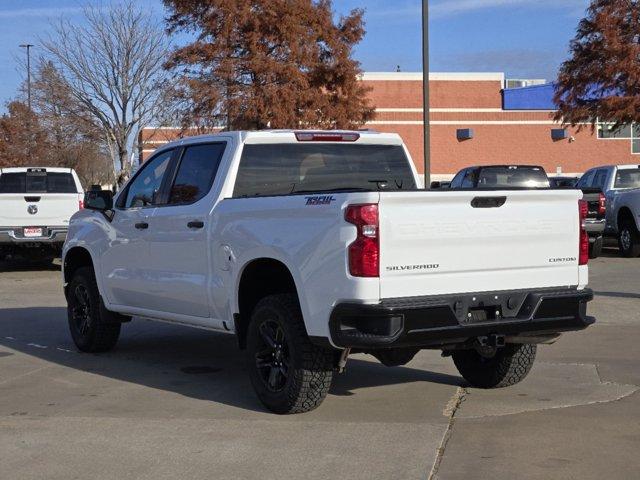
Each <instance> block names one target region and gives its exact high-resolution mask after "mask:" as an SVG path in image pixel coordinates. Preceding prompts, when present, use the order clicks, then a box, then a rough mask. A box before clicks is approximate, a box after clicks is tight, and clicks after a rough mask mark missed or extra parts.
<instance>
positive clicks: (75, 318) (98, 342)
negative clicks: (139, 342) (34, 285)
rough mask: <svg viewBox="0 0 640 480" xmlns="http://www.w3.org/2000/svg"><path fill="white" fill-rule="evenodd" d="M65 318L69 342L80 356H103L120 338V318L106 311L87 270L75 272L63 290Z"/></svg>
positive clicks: (90, 270) (94, 282)
mask: <svg viewBox="0 0 640 480" xmlns="http://www.w3.org/2000/svg"><path fill="white" fill-rule="evenodd" d="M67 317H68V320H69V330H70V332H71V337H72V338H73V342H74V343H75V344H76V347H78V350H80V351H82V352H91V353H98V352H106V351H108V350H111V349H112V348H113V347H115V345H116V343H117V342H118V338H119V336H120V326H121V323H120V316H119V315H118V314H116V313H113V312H110V311H109V310H107V309H106V308H105V306H104V304H103V303H102V298H100V292H99V291H98V285H97V284H96V278H95V274H94V272H93V269H92V268H91V267H81V268H79V269H78V270H76V271H75V272H74V274H73V277H72V278H71V281H70V282H69V285H68V286H67Z"/></svg>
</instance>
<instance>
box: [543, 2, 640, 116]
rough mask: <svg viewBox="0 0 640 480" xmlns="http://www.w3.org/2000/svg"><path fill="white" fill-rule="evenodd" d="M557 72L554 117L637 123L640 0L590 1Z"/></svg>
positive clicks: (639, 76) (639, 96) (639, 89)
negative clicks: (566, 55)
mask: <svg viewBox="0 0 640 480" xmlns="http://www.w3.org/2000/svg"><path fill="white" fill-rule="evenodd" d="M570 49H571V58H570V59H569V60H567V61H566V62H564V63H563V65H562V67H561V68H560V73H559V76H558V84H557V89H556V94H555V102H556V104H557V105H558V112H557V113H556V116H555V118H556V120H558V121H562V122H564V123H565V124H570V125H572V126H575V125H579V124H582V123H585V122H586V123H590V124H591V125H592V127H593V126H595V125H596V122H597V121H598V119H600V121H607V122H611V123H615V124H616V126H621V125H628V124H631V123H632V122H639V121H640V2H638V1H637V0H593V1H592V2H591V5H590V6H589V8H588V10H587V16H586V18H584V19H583V20H581V21H580V24H579V25H578V29H577V33H576V36H575V38H574V39H573V40H572V42H571V46H570Z"/></svg>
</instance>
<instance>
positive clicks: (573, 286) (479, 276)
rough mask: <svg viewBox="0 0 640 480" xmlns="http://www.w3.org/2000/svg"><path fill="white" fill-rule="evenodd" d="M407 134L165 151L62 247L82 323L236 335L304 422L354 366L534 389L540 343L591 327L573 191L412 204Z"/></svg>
mask: <svg viewBox="0 0 640 480" xmlns="http://www.w3.org/2000/svg"><path fill="white" fill-rule="evenodd" d="M416 185H417V173H416V171H415V168H414V166H413V162H412V161H411V159H410V157H409V155H408V152H407V149H406V148H405V146H404V144H403V142H402V140H401V138H400V137H399V136H398V135H395V134H382V133H376V132H336V131H330V132H310V131H261V132H225V133H220V134H217V135H208V136H200V137H192V138H188V139H183V140H180V141H177V142H174V143H170V144H168V145H166V146H163V147H162V148H161V149H159V150H158V151H156V152H155V154H154V155H153V156H152V157H151V158H150V159H149V160H148V161H146V162H145V164H144V165H142V166H141V167H140V169H139V170H138V172H137V173H136V175H135V176H134V177H133V178H132V179H131V180H130V181H129V182H128V183H127V185H126V186H125V187H124V188H123V189H122V190H121V191H120V192H119V194H118V195H117V197H116V198H115V199H113V198H112V197H111V192H107V191H92V192H89V193H88V194H87V199H86V202H87V204H86V207H87V208H85V210H83V211H81V212H80V213H77V214H76V215H74V216H73V218H72V219H71V224H70V228H69V235H68V237H67V242H66V244H65V247H64V251H63V277H64V284H65V294H66V298H67V302H68V313H69V328H70V331H71V335H72V337H73V339H74V342H75V343H76V345H77V346H78V348H79V349H80V350H82V351H89V352H98V351H106V350H109V349H111V348H113V347H114V346H115V344H116V342H117V340H118V336H119V334H120V329H121V324H122V323H123V322H126V321H128V320H129V319H130V318H131V317H133V316H137V317H144V318H148V319H155V320H162V321H168V322H174V323H178V324H182V325H190V326H194V327H198V328H205V329H210V330H216V331H221V332H228V333H235V335H236V336H237V339H238V342H239V345H240V348H243V349H246V352H247V353H246V359H247V366H248V371H249V374H250V378H251V382H252V384H253V387H254V389H255V390H256V392H257V395H258V398H259V399H260V400H261V401H262V402H263V404H264V405H265V406H267V408H269V409H271V410H272V411H275V412H277V413H295V412H303V411H308V410H311V409H313V408H315V407H316V406H318V405H319V404H320V403H321V402H322V400H323V399H324V397H325V396H326V395H327V392H328V390H329V387H330V385H331V380H332V376H333V374H334V372H335V371H341V370H342V369H343V367H344V365H345V362H346V360H347V356H348V355H349V353H353V352H365V353H369V354H371V355H374V356H375V357H376V358H378V359H379V360H380V361H381V362H382V363H383V364H385V365H388V366H395V365H402V364H405V363H407V362H409V361H410V360H411V359H412V358H413V356H414V355H415V354H416V353H417V352H418V351H419V350H420V349H425V348H428V349H437V350H441V351H442V352H443V353H444V354H445V355H451V356H452V357H453V361H454V362H455V364H456V366H457V368H458V369H459V371H460V372H461V374H462V375H463V376H464V378H465V379H466V380H467V381H469V382H470V383H471V384H472V385H474V386H478V387H483V388H493V387H502V386H507V385H512V384H514V383H517V382H519V381H520V380H522V379H523V378H524V377H525V376H526V375H527V374H528V372H529V370H530V369H531V366H532V364H533V360H534V358H535V353H536V344H538V343H551V342H553V340H554V339H555V338H557V336H558V335H559V334H560V332H565V331H572V330H580V329H583V328H585V327H587V326H589V325H590V324H592V323H593V321H594V320H593V318H591V317H588V316H587V315H586V305H587V302H589V301H590V300H591V299H592V297H593V295H592V292H591V291H590V290H589V289H587V288H585V287H586V284H587V280H588V267H587V261H588V247H589V239H588V236H587V233H586V232H585V230H584V227H583V224H582V221H583V219H584V216H585V215H586V213H587V208H586V204H584V202H582V201H581V200H580V199H581V196H582V192H580V191H578V190H495V191H494V190H482V191H478V190H469V191H467V190H456V191H424V190H417V189H416Z"/></svg>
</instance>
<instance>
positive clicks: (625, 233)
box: [618, 220, 640, 258]
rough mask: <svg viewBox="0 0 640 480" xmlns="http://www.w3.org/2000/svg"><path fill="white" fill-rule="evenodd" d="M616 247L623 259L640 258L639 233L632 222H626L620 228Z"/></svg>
mask: <svg viewBox="0 0 640 480" xmlns="http://www.w3.org/2000/svg"><path fill="white" fill-rule="evenodd" d="M618 246H619V247H620V254H621V255H622V256H623V257H626V258H635V257H637V256H640V233H639V232H638V229H637V228H636V226H635V225H634V223H633V221H629V220H627V221H626V222H624V223H623V224H622V225H621V226H620V232H619V233H618Z"/></svg>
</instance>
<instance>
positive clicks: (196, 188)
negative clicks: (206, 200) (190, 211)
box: [169, 143, 226, 205]
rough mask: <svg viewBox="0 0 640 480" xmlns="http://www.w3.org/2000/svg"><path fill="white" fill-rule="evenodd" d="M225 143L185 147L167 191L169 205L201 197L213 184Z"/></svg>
mask: <svg viewBox="0 0 640 480" xmlns="http://www.w3.org/2000/svg"><path fill="white" fill-rule="evenodd" d="M225 146H226V143H211V144H204V145H194V146H191V147H187V148H186V149H185V151H184V153H183V155H182V159H181V160H180V165H179V166H178V172H177V174H176V178H175V180H174V182H173V185H172V186H171V191H170V193H169V204H170V205H185V204H190V203H194V202H197V201H198V200H200V199H201V198H203V197H204V196H205V195H206V194H207V193H209V190H210V189H211V185H212V184H213V179H214V178H215V176H216V172H217V171H218V166H219V165H220V160H221V159H222V154H223V153H224V149H225Z"/></svg>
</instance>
